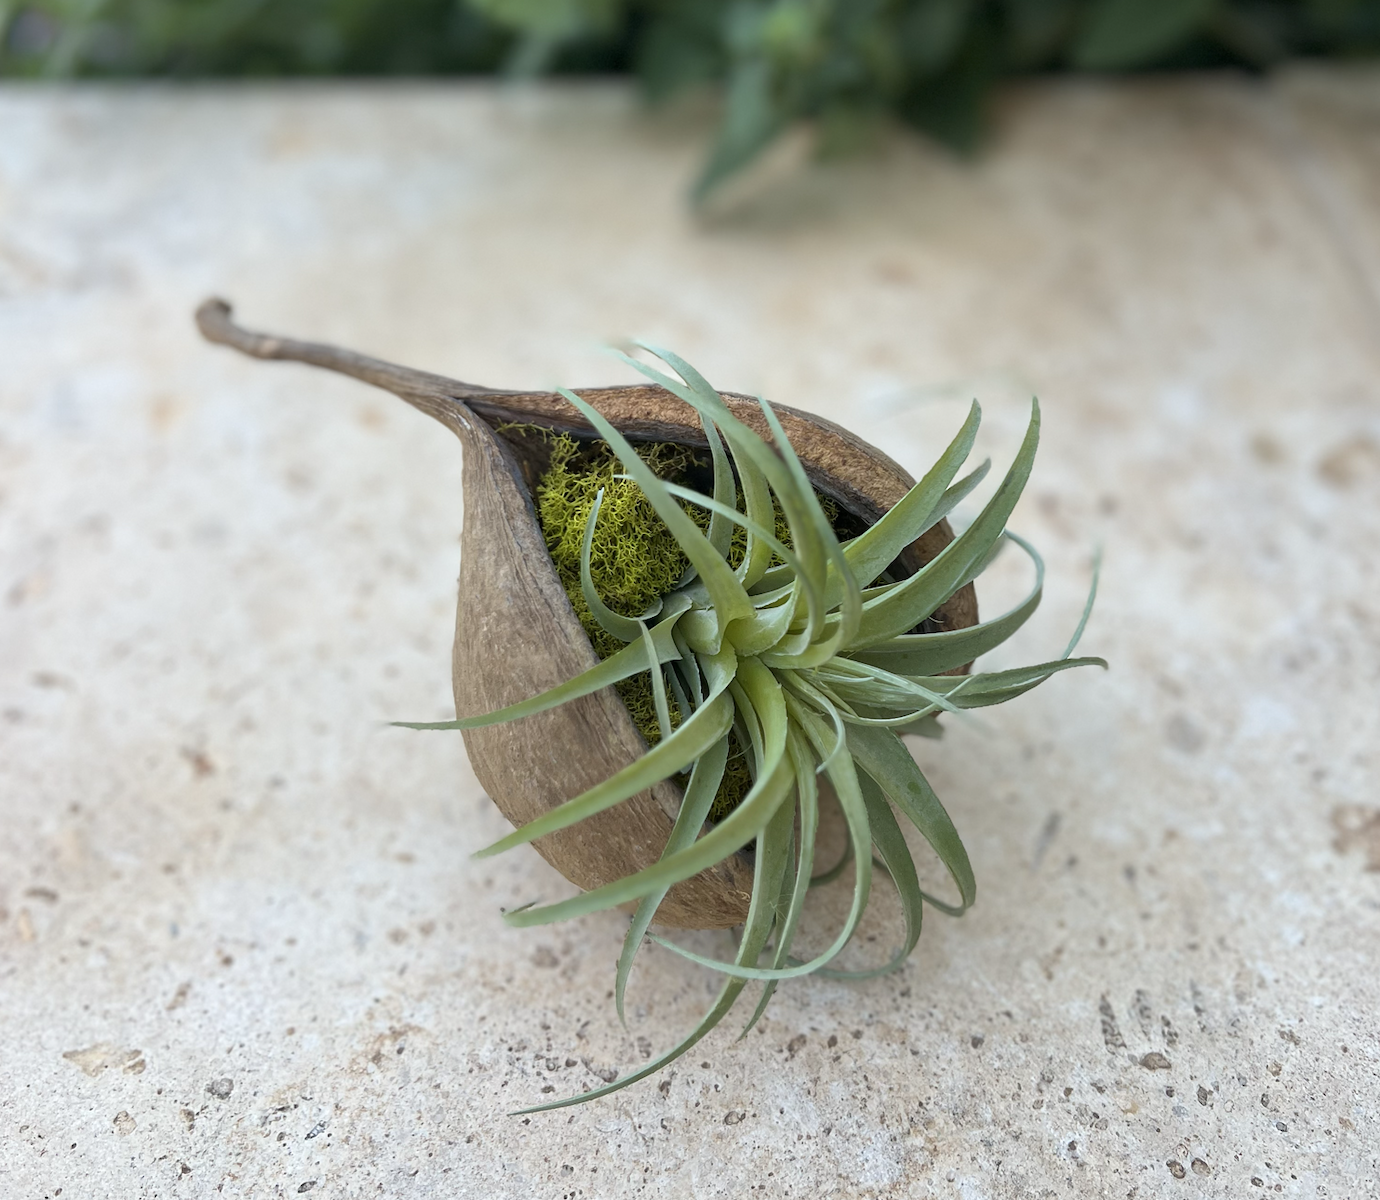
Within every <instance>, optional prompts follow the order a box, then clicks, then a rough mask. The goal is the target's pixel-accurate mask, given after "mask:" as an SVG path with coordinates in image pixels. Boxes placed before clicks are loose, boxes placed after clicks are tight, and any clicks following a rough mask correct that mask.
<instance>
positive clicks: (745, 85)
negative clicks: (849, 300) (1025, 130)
mask: <svg viewBox="0 0 1380 1200" xmlns="http://www.w3.org/2000/svg"><path fill="white" fill-rule="evenodd" d="M1377 50H1380V0H0V74H6V75H23V74H39V75H172V76H183V77H187V76H205V75H289V74H316V75H320V74H346V75H374V74H410V75H418V74H453V73H473V72H491V71H505V72H515V73H518V74H534V73H538V72H541V71H556V72H563V73H590V72H595V73H633V74H636V75H637V76H638V78H639V79H640V80H641V82H642V84H643V87H644V90H645V92H646V94H647V96H648V97H649V98H650V99H653V100H659V99H664V98H666V97H668V96H670V95H673V94H674V93H676V92H679V91H681V90H683V89H685V88H687V87H692V86H695V85H700V84H706V83H710V84H714V85H716V86H718V87H720V88H721V89H722V91H723V95H724V111H723V118H722V121H721V123H720V126H719V129H718V133H717V135H716V137H715V141H714V144H713V146H712V148H711V150H710V153H709V155H708V157H707V161H706V163H705V166H704V169H703V172H702V173H701V175H700V178H699V180H698V183H697V187H696V190H697V192H698V193H699V194H701V195H703V194H704V193H705V192H707V191H708V190H709V189H711V188H713V187H714V186H715V185H716V184H717V183H718V182H720V181H721V180H722V179H724V178H725V177H727V176H728V175H730V174H732V173H733V172H734V171H736V170H738V169H739V168H740V167H742V166H743V165H744V164H746V163H747V162H749V161H751V159H752V158H753V157H755V156H756V155H757V154H758V153H759V152H760V151H761V150H762V149H763V148H764V147H765V146H766V145H767V144H769V143H770V142H771V141H772V140H773V139H774V138H776V137H777V136H778V135H779V134H780V133H781V132H782V131H783V130H785V129H786V128H788V127H789V126H791V125H793V124H795V123H798V122H800V121H802V120H804V121H809V122H811V123H812V124H813V126H814V128H815V130H816V133H817V145H818V148H819V150H820V151H821V152H822V153H829V152H833V151H838V150H842V149H846V148H848V147H850V146H853V145H856V144H858V143H859V142H860V141H865V140H866V138H867V137H868V134H869V131H871V130H873V129H875V128H876V127H877V125H878V122H879V120H881V119H883V118H893V119H895V118H899V119H900V120H901V121H903V122H905V123H907V124H909V125H912V126H914V127H916V128H918V129H921V130H923V131H925V132H927V133H929V134H931V135H933V136H935V137H937V138H939V139H940V140H942V141H943V142H945V143H947V144H949V145H950V146H953V147H955V148H956V149H959V150H970V149H972V148H973V147H974V146H975V145H976V144H977V143H978V141H979V139H980V137H981V134H982V130H983V112H984V101H985V99H986V97H987V96H988V94H989V92H990V90H991V87H992V85H993V84H994V83H995V82H996V81H998V80H999V79H1002V78H1004V77H1009V76H1012V75H1020V74H1028V73H1031V72H1043V71H1054V70H1075V71H1123V70H1137V69H1144V68H1184V67H1203V66H1216V65H1223V64H1239V65H1243V66H1246V67H1250V68H1254V69H1264V68H1268V67H1271V66H1273V65H1275V64H1277V63H1279V62H1281V61H1283V60H1285V59H1287V58H1290V57H1294V56H1297V55H1342V56H1347V55H1362V54H1365V55H1369V54H1374V53H1376V52H1377Z"/></svg>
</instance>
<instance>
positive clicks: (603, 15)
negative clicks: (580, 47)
mask: <svg viewBox="0 0 1380 1200" xmlns="http://www.w3.org/2000/svg"><path fill="white" fill-rule="evenodd" d="M469 4H470V5H471V6H472V7H473V8H475V9H476V10H478V11H479V12H482V13H483V14H484V15H485V16H487V17H490V18H492V19H493V20H495V21H497V22H499V23H500V24H502V25H507V26H508V27H509V28H510V29H517V30H521V31H522V32H523V33H526V34H530V35H532V36H533V37H537V38H542V39H550V40H552V41H558V40H562V39H566V38H575V37H580V36H582V35H584V34H588V33H594V32H597V31H599V30H603V29H609V28H611V27H612V26H613V24H614V22H615V20H616V19H617V18H618V16H619V15H620V13H621V10H622V8H623V3H622V0H469Z"/></svg>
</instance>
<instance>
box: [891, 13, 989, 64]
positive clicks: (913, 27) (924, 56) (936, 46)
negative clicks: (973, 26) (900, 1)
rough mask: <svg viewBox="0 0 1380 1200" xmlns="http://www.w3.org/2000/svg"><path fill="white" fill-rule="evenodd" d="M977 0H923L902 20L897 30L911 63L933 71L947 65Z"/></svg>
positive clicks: (956, 48)
mask: <svg viewBox="0 0 1380 1200" xmlns="http://www.w3.org/2000/svg"><path fill="white" fill-rule="evenodd" d="M973 4H974V0H919V2H918V3H914V4H912V5H911V6H910V10H909V11H908V12H907V13H906V14H905V16H903V17H902V18H901V20H900V23H899V26H898V29H897V34H898V37H899V40H900V44H901V50H902V53H903V54H904V56H905V61H906V63H907V65H908V66H910V68H911V69H912V70H913V71H914V72H915V73H916V74H918V75H922V76H923V75H930V74H933V73H934V72H935V71H937V70H938V69H939V68H940V67H943V66H945V65H946V64H947V63H948V62H949V60H950V59H951V58H953V56H954V53H955V52H956V51H957V50H958V47H959V44H960V43H961V42H962V41H963V35H964V33H965V32H966V31H967V27H968V23H969V21H970V19H971V17H972V13H973Z"/></svg>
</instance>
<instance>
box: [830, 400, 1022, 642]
mask: <svg viewBox="0 0 1380 1200" xmlns="http://www.w3.org/2000/svg"><path fill="white" fill-rule="evenodd" d="M1039 443H1040V405H1039V402H1038V401H1032V402H1031V411H1030V424H1029V426H1028V427H1027V429H1026V434H1025V440H1024V441H1023V442H1022V443H1021V448H1020V451H1019V452H1018V453H1017V455H1016V458H1015V460H1014V461H1013V462H1012V464H1011V469H1010V470H1009V471H1007V473H1006V478H1005V479H1003V480H1002V482H1001V485H1000V486H999V487H998V488H997V491H996V494H995V495H994V496H993V497H992V498H991V500H989V501H988V502H987V505H986V506H985V507H984V508H983V510H982V512H981V513H980V514H979V515H978V518H977V520H975V521H974V522H973V523H972V524H971V525H970V526H968V528H967V529H965V530H964V531H963V532H962V533H961V534H959V535H958V537H956V538H954V540H953V541H952V542H950V543H949V544H948V545H947V546H945V547H944V549H943V550H941V551H940V552H939V553H938V554H937V555H936V556H935V557H934V558H933V559H932V560H931V561H930V562H929V563H927V564H926V565H925V566H924V567H922V568H921V569H920V570H919V571H917V572H916V573H915V574H914V575H912V576H911V577H910V578H909V579H905V580H902V581H901V582H900V583H898V584H897V585H896V587H895V588H894V589H891V590H889V591H888V593H887V594H886V595H885V596H882V597H880V598H878V599H875V600H872V601H870V602H868V603H867V604H865V605H864V606H863V614H862V624H861V626H860V627H859V629H858V633H857V635H856V636H855V637H854V638H853V639H852V641H850V642H849V643H848V646H847V648H848V649H849V650H861V649H864V648H866V647H868V646H872V645H875V644H876V643H878V642H884V641H887V640H888V639H889V638H893V637H895V636H896V635H897V634H901V633H905V631H906V630H907V629H910V628H912V627H913V626H915V625H918V624H919V623H920V622H921V621H923V620H924V619H925V618H926V617H928V616H929V615H930V614H931V613H932V612H934V610H935V609H936V608H938V607H939V606H940V605H941V604H943V603H944V601H945V600H947V599H948V598H949V597H950V596H952V595H953V593H954V592H955V591H957V590H958V589H959V588H960V587H961V586H963V583H964V582H965V581H966V580H967V579H968V577H969V572H970V571H971V570H972V569H973V567H974V566H976V565H977V564H978V563H979V562H981V560H982V559H983V557H984V556H985V555H986V554H987V552H988V551H989V550H990V549H991V548H992V547H993V546H994V545H995V544H996V542H997V539H998V538H1000V537H1001V535H1002V531H1003V529H1005V527H1006V519H1007V518H1008V517H1009V516H1010V515H1011V510H1012V509H1013V508H1015V506H1016V501H1017V500H1019V499H1020V497H1021V492H1022V490H1023V489H1024V488H1025V483H1026V480H1027V479H1029V478H1030V468H1031V466H1032V465H1033V463H1034V461H1035V450H1036V448H1037V447H1038V446H1039Z"/></svg>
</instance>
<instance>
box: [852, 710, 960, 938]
mask: <svg viewBox="0 0 1380 1200" xmlns="http://www.w3.org/2000/svg"><path fill="white" fill-rule="evenodd" d="M848 745H849V747H850V748H851V749H852V751H853V757H854V758H855V759H856V760H857V763H858V766H860V767H861V768H862V769H863V771H864V772H865V773H866V774H867V775H870V776H871V777H872V778H873V779H874V780H876V782H877V784H878V786H879V787H880V788H881V789H882V791H883V792H885V793H886V795H887V798H888V799H890V800H891V802H892V803H893V804H895V805H896V807H897V808H899V809H900V810H901V811H902V812H903V813H905V815H906V816H907V817H908V818H909V819H910V822H911V824H912V825H914V826H915V828H916V829H918V830H919V831H920V833H921V835H922V836H923V837H924V839H925V841H927V842H929V844H930V846H931V847H932V848H933V849H934V852H935V853H936V854H938V855H939V859H940V861H941V862H942V863H943V864H944V866H945V867H946V868H947V869H948V872H949V874H950V875H952V876H953V880H954V883H956V884H957V885H958V894H959V895H960V896H961V897H962V901H963V903H962V906H961V907H960V908H957V909H956V910H953V911H954V912H955V915H956V914H957V913H959V912H962V911H963V910H964V909H967V908H971V907H972V904H973V901H974V900H976V899H977V881H976V880H975V879H974V878H973V866H972V863H970V862H969V861H968V851H967V850H965V849H964V848H963V840H962V839H961V838H960V837H959V836H958V830H957V829H955V828H954V823H953V821H951V820H950V819H949V814H948V813H947V812H945V811H944V806H943V805H942V804H940V803H939V797H938V796H936V795H935V794H934V789H933V788H932V787H930V783H929V780H928V779H926V778H925V776H924V775H923V774H922V773H921V770H920V768H919V766H917V765H916V762H915V760H914V759H913V758H911V756H910V751H909V750H907V749H906V747H905V745H904V744H903V743H902V741H901V739H900V738H898V737H897V736H896V735H895V734H894V733H892V732H890V731H889V730H886V729H867V728H863V727H860V726H856V725H850V726H849V727H848Z"/></svg>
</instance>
